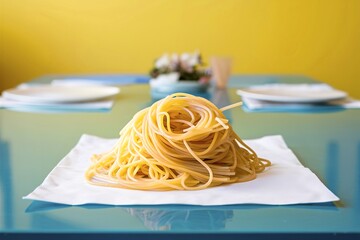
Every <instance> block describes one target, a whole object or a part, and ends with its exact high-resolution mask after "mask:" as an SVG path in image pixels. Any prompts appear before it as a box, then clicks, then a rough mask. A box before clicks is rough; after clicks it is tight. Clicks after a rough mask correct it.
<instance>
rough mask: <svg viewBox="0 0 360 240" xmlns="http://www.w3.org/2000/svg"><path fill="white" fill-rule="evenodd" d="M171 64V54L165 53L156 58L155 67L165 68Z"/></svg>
mask: <svg viewBox="0 0 360 240" xmlns="http://www.w3.org/2000/svg"><path fill="white" fill-rule="evenodd" d="M170 64H171V59H170V57H169V55H168V54H164V55H162V56H161V57H160V58H159V59H157V60H156V62H155V67H156V68H165V67H170Z"/></svg>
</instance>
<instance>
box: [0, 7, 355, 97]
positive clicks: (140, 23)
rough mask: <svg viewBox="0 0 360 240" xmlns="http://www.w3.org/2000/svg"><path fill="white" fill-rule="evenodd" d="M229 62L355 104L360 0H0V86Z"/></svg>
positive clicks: (236, 68)
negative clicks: (182, 59)
mask: <svg viewBox="0 0 360 240" xmlns="http://www.w3.org/2000/svg"><path fill="white" fill-rule="evenodd" d="M195 49H199V50H200V51H201V52H202V53H203V55H204V57H205V58H206V57H209V56H211V55H232V56H233V58H234V61H235V62H234V72H235V73H284V74H287V73H301V74H306V75H309V76H312V77H314V78H316V79H319V80H322V81H325V82H328V83H330V84H332V85H334V86H335V87H337V88H340V89H343V90H346V91H348V92H349V93H350V94H352V95H353V96H355V97H357V98H360V1H359V0H353V1H351V0H318V1H316V0H268V1H266V0H247V1H241V0H198V1H196V0H127V1H125V0H124V1H121V0H12V1H9V0H0V82H1V85H0V88H2V89H4V88H9V87H12V86H15V85H16V84H18V83H20V82H23V81H26V80H29V79H32V78H34V77H37V76H40V75H43V74H50V73H123V72H126V73H146V72H147V71H148V70H149V68H150V67H151V64H152V62H153V60H154V57H156V56H159V55H161V54H162V53H163V52H175V51H177V52H182V51H192V50H195Z"/></svg>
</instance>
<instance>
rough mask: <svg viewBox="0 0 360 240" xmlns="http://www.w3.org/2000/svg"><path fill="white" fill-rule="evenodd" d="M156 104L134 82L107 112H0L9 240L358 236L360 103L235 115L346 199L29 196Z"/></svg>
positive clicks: (225, 100) (249, 131) (1, 221)
mask: <svg viewBox="0 0 360 240" xmlns="http://www.w3.org/2000/svg"><path fill="white" fill-rule="evenodd" d="M212 97H213V98H212V100H213V101H214V102H216V103H217V104H218V105H219V107H221V105H226V104H230V103H234V102H238V101H240V100H241V98H240V97H239V96H238V95H237V94H236V87H235V85H231V84H230V88H229V89H227V90H223V91H222V92H218V95H217V97H218V99H216V98H214V97H215V94H214V95H212ZM151 103H152V99H151V96H150V90H149V87H148V85H146V84H135V85H126V86H121V94H120V95H118V97H117V99H116V103H115V105H114V107H113V109H112V110H111V111H110V112H105V113H103V112H99V113H96V112H95V113H94V112H93V113H61V114H60V113H59V114H47V113H29V112H26V113H25V112H16V111H9V110H4V109H2V110H0V239H2V237H6V236H7V237H9V236H16V234H23V235H24V234H30V233H36V234H52V233H65V234H75V233H76V234H91V233H92V234H109V235H107V236H108V237H109V238H112V237H113V238H118V237H119V235H124V236H125V235H126V234H130V235H134V234H135V235H136V234H139V236H140V235H141V234H145V235H146V237H147V238H149V239H150V238H151V237H152V236H153V237H154V238H156V239H161V237H164V236H167V235H166V234H169V235H172V234H174V236H180V235H181V234H194V233H197V234H199V238H201V237H204V238H205V237H206V238H207V239H209V238H211V237H215V236H219V234H220V235H222V236H223V237H226V236H234V235H242V234H245V235H246V236H252V235H253V234H255V235H257V234H268V233H271V234H280V235H281V234H290V235H291V234H297V233H303V234H314V233H316V234H325V235H324V236H327V237H329V236H330V237H331V236H332V237H334V236H335V235H333V234H334V233H336V234H337V235H336V237H350V236H351V237H353V236H357V237H358V236H359V235H358V234H359V233H360V124H359V123H360V111H358V110H342V111H335V112H323V113H246V112H244V111H243V110H242V109H241V108H235V109H231V110H230V111H228V115H227V117H228V118H230V120H231V124H232V126H233V128H234V130H235V132H237V134H238V135H239V136H240V137H241V138H243V139H251V138H258V137H262V136H265V135H279V134H280V135H282V136H283V137H284V139H285V141H286V143H287V144H288V146H289V147H290V148H291V149H292V150H293V151H294V153H295V154H296V156H297V157H298V159H299V160H300V161H301V163H302V164H303V165H305V166H306V167H308V168H310V169H311V170H312V171H313V172H314V173H315V174H316V175H317V176H318V177H319V178H320V180H321V181H323V183H325V185H326V186H327V187H328V188H329V189H330V190H331V191H332V192H334V193H335V194H336V195H337V196H339V197H340V199H341V201H339V202H335V203H322V204H303V205H287V206H267V205H251V204H245V205H230V206H213V207H202V206H186V205H160V206H106V205H83V206H67V205H61V204H55V203H46V202H39V201H29V200H23V199H22V197H23V196H25V195H27V194H28V193H30V192H31V191H32V190H33V189H34V188H35V187H37V186H38V185H40V184H41V182H42V181H43V180H44V178H45V177H46V176H47V174H48V173H49V172H50V171H51V170H52V169H53V168H54V167H55V165H56V164H57V163H58V162H59V161H60V160H61V159H62V158H63V157H64V156H65V155H66V154H67V153H68V152H69V151H70V150H71V148H72V147H73V146H74V145H75V144H76V143H77V141H78V140H79V138H80V136H81V135H82V134H84V133H86V134H91V135H96V136H100V137H105V138H117V137H118V132H119V131H120V130H121V128H122V127H123V126H124V125H125V124H126V123H127V122H128V121H129V120H130V119H131V118H132V116H133V115H134V114H135V113H136V112H137V111H139V110H140V109H142V108H144V107H147V106H149V105H150V104H151ZM209 233H211V234H215V235H211V234H210V236H209V235H207V234H209ZM4 234H5V235H4ZM8 234H10V235H8ZM159 234H160V235H159ZM162 234H165V235H162ZM326 234H327V235H326ZM354 234H355V235H354ZM135 235H134V236H135ZM94 236H95V235H94ZM143 236H144V235H143ZM266 236H267V237H269V236H270V235H269V236H268V235H266ZM266 236H265V237H266ZM164 239H165V238H164ZM179 239H180V238H179ZM324 239H329V238H324Z"/></svg>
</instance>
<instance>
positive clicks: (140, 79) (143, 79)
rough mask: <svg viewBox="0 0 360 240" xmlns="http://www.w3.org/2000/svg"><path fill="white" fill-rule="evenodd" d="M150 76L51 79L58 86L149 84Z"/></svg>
mask: <svg viewBox="0 0 360 240" xmlns="http://www.w3.org/2000/svg"><path fill="white" fill-rule="evenodd" d="M147 83H149V77H147V76H145V75H119V76H116V75H114V76H88V77H86V76H84V77H82V78H80V77H79V78H58V79H54V80H52V81H51V84H52V85H56V86H84V85H111V86H119V85H129V84H147Z"/></svg>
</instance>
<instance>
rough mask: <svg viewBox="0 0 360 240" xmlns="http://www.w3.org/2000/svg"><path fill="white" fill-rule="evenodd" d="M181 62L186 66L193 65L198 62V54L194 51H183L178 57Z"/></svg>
mask: <svg viewBox="0 0 360 240" xmlns="http://www.w3.org/2000/svg"><path fill="white" fill-rule="evenodd" d="M180 60H181V63H182V64H183V65H185V66H188V67H193V66H195V65H198V64H200V61H199V60H200V54H199V53H198V52H195V53H193V54H189V53H183V54H181V57H180Z"/></svg>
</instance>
